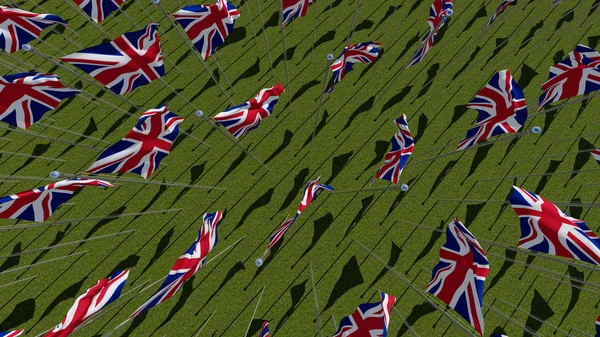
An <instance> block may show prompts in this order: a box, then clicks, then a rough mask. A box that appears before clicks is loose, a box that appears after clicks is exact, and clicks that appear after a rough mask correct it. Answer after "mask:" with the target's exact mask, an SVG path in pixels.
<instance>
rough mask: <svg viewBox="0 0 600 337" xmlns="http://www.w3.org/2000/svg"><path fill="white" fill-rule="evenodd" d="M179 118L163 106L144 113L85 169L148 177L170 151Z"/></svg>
mask: <svg viewBox="0 0 600 337" xmlns="http://www.w3.org/2000/svg"><path fill="white" fill-rule="evenodd" d="M182 121H183V118H181V117H179V116H177V115H176V114H174V113H172V112H171V111H169V110H167V107H166V106H162V107H160V108H157V109H152V110H148V111H146V112H144V113H143V114H142V117H140V119H139V120H138V122H137V124H136V125H135V126H134V127H133V129H131V131H129V132H128V133H127V134H126V135H125V138H123V139H121V140H120V141H118V142H116V143H115V144H113V145H111V146H110V147H109V148H108V149H106V150H105V151H104V152H102V154H100V156H99V157H98V159H96V161H95V162H94V163H93V164H92V166H91V167H90V168H89V169H87V171H86V172H88V173H124V172H132V173H137V174H139V175H141V176H142V177H144V179H147V178H148V177H149V176H150V175H151V174H152V172H154V170H156V168H157V167H158V165H159V164H160V161H161V160H162V159H163V158H164V157H166V156H167V155H168V154H169V153H170V152H171V145H173V141H175V138H177V134H178V133H179V123H181V122H182Z"/></svg>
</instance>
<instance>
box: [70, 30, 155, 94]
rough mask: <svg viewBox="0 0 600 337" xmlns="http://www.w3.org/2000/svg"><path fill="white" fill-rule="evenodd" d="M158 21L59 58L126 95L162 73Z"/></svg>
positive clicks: (116, 91) (118, 92)
mask: <svg viewBox="0 0 600 337" xmlns="http://www.w3.org/2000/svg"><path fill="white" fill-rule="evenodd" d="M157 27H158V24H156V23H151V24H149V25H148V26H146V28H144V29H142V30H139V31H136V32H129V33H125V34H123V35H121V36H119V37H118V38H116V39H114V40H113V41H111V42H107V43H103V44H99V45H97V46H93V47H90V48H85V49H82V50H80V51H78V52H76V53H74V54H70V55H67V56H63V57H61V58H60V59H61V60H63V61H64V62H67V63H70V64H72V65H74V66H76V67H77V68H79V69H81V70H83V71H85V72H86V73H88V74H89V75H90V76H92V77H93V78H95V79H96V81H98V82H100V83H102V84H103V85H104V86H106V87H107V88H108V89H110V90H112V91H113V92H115V93H117V94H120V95H125V94H126V93H128V92H130V91H132V90H133V89H135V88H137V87H140V86H142V85H146V84H148V83H150V82H152V81H154V80H156V79H158V78H161V77H163V76H164V74H165V67H164V64H163V55H162V50H161V49H160V39H159V38H158V33H157Z"/></svg>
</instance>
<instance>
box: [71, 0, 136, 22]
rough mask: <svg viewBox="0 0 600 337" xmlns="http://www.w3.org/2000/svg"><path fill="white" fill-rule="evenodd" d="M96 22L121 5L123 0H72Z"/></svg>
mask: <svg viewBox="0 0 600 337" xmlns="http://www.w3.org/2000/svg"><path fill="white" fill-rule="evenodd" d="M73 2H75V3H76V4H77V6H79V7H80V8H81V9H82V10H83V11H84V12H85V13H86V14H87V15H89V16H90V18H92V20H94V22H96V23H100V22H102V21H104V19H106V17H108V16H109V15H110V13H112V12H114V11H116V10H117V9H119V8H120V7H121V5H122V4H123V2H125V0H73Z"/></svg>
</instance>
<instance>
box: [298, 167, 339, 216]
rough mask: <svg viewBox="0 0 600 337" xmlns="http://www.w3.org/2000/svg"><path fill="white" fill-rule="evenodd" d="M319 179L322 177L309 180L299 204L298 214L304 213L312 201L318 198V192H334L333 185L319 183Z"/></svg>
mask: <svg viewBox="0 0 600 337" xmlns="http://www.w3.org/2000/svg"><path fill="white" fill-rule="evenodd" d="M319 179H321V177H320V176H319V177H317V179H315V180H312V181H309V182H308V184H306V187H305V188H304V196H303V197H302V201H301V202H300V205H298V212H297V214H300V213H302V212H303V211H304V210H305V209H306V207H308V205H310V203H311V202H313V201H315V200H316V199H317V192H319V191H320V190H325V191H329V192H333V187H331V186H329V185H323V184H318V182H319Z"/></svg>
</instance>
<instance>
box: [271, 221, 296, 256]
mask: <svg viewBox="0 0 600 337" xmlns="http://www.w3.org/2000/svg"><path fill="white" fill-rule="evenodd" d="M298 215H300V214H299V213H296V215H295V216H294V217H293V218H291V219H288V220H286V221H284V222H283V224H281V227H279V229H278V230H277V232H275V233H274V234H273V235H271V239H270V240H269V245H268V246H267V251H269V249H271V248H273V246H275V244H276V243H277V242H278V241H279V240H281V238H283V236H284V235H285V233H286V232H287V231H288V229H290V227H292V225H293V224H294V222H295V221H296V219H298Z"/></svg>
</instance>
